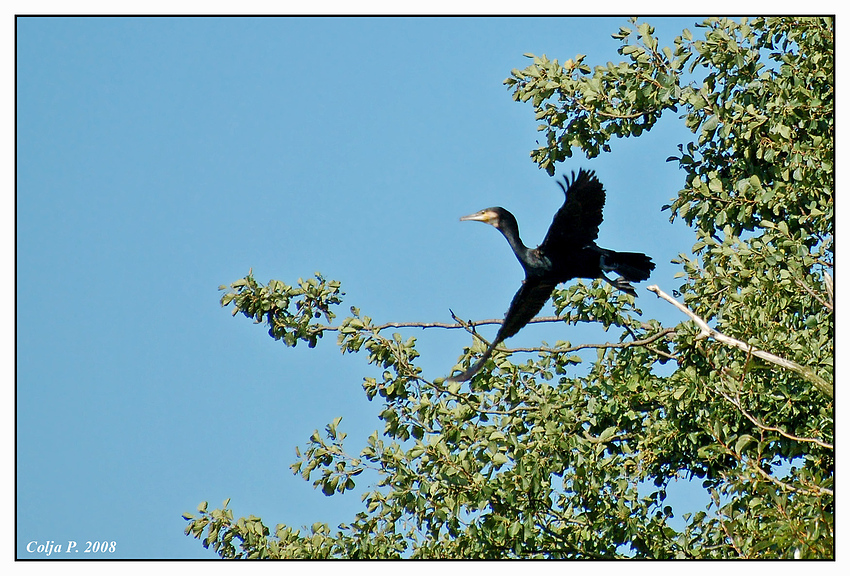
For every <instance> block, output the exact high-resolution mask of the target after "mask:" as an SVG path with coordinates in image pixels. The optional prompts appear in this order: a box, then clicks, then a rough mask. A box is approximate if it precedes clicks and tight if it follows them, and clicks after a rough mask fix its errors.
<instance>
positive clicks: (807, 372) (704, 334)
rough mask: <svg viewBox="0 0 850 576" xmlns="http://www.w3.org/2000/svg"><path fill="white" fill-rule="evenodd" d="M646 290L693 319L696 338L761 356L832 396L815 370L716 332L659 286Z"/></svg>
mask: <svg viewBox="0 0 850 576" xmlns="http://www.w3.org/2000/svg"><path fill="white" fill-rule="evenodd" d="M647 290H649V291H650V292H654V293H655V295H656V296H658V297H659V298H662V299H663V300H666V301H667V302H669V303H670V304H672V305H673V306H675V307H676V308H678V309H679V310H681V311H682V312H683V313H684V314H685V315H687V316H688V318H690V319H691V320H693V322H694V323H695V324H696V325H697V326H699V329H700V333H699V336H697V337H698V338H714V339H715V340H717V341H718V342H722V343H723V344H726V345H727V346H732V347H735V348H738V349H739V350H742V351H744V352H747V353H749V354H752V355H753V356H755V357H756V358H761V359H762V360H765V361H767V362H770V363H772V364H776V365H777V366H781V367H782V368H785V369H786V370H791V371H792V372H795V373H796V374H799V375H800V376H802V377H803V378H805V379H806V380H808V381H809V382H811V383H812V384H814V385H815V387H816V388H817V389H818V390H820V391H821V392H823V393H824V394H826V395H827V396H829V397H830V398H833V397H834V391H833V389H832V385H831V384H830V383H829V382H827V381H826V380H824V379H823V378H821V377H820V376H818V375H817V374H816V373H815V371H814V370H812V369H811V368H807V367H805V366H801V365H799V364H797V363H796V362H794V361H793V360H787V359H785V358H782V357H780V356H777V355H776V354H771V353H770V352H765V351H764V350H759V349H758V348H754V347H753V346H751V345H750V344H747V343H746V342H742V341H740V340H736V339H735V338H731V337H729V336H726V335H725V334H723V333H722V332H718V331H717V330H715V329H714V328H712V327H711V326H709V325H708V324H707V323H706V321H705V320H703V319H702V318H700V317H699V316H697V315H696V314H694V313H693V312H691V311H690V310H689V309H688V307H687V306H685V305H684V304H682V303H681V302H679V301H678V300H675V299H674V298H673V297H672V296H670V295H669V294H667V293H665V292H664V291H663V290H661V288H659V287H658V286H656V285H654V284H653V285H652V286H648V287H647Z"/></svg>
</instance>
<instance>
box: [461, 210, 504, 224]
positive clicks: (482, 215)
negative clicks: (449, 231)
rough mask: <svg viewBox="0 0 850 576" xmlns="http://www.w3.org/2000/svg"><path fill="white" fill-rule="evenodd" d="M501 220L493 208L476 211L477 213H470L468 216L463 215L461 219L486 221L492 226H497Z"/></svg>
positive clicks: (465, 220) (463, 220)
mask: <svg viewBox="0 0 850 576" xmlns="http://www.w3.org/2000/svg"><path fill="white" fill-rule="evenodd" d="M498 220H499V215H498V214H496V213H495V212H494V211H493V210H490V209H487V210H481V211H479V212H476V213H475V214H470V215H468V216H463V217H462V218H461V219H460V221H461V222H468V221H473V222H484V223H485V224H490V225H491V226H495V225H496V222H498Z"/></svg>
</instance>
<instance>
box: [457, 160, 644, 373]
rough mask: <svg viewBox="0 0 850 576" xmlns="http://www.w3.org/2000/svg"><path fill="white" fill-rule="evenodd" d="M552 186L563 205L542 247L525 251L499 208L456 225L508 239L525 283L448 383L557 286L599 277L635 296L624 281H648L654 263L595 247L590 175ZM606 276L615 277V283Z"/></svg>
mask: <svg viewBox="0 0 850 576" xmlns="http://www.w3.org/2000/svg"><path fill="white" fill-rule="evenodd" d="M564 182H565V184H566V186H565V185H564V184H561V183H560V182H558V186H560V187H561V189H562V190H563V191H564V194H565V195H566V197H567V198H566V200H565V201H564V205H563V206H561V208H560V209H559V210H558V212H556V213H555V217H554V219H553V220H552V225H551V226H549V231H548V232H547V233H546V238H544V239H543V243H542V244H541V245H540V246H538V247H537V248H528V247H526V246H525V245H524V244H523V243H522V240H520V238H519V226H518V225H517V221H516V218H514V215H513V214H511V213H510V212H508V211H507V210H505V209H504V208H501V207H495V208H487V209H485V210H481V211H480V212H476V213H475V214H470V215H469V216H464V217H463V218H461V220H463V221H466V220H475V221H478V222H486V223H487V224H490V225H491V226H494V227H496V228H497V229H498V230H499V231H500V232H501V233H502V234H503V235H504V236H505V238H507V240H508V244H510V245H511V248H512V249H513V251H514V254H515V255H516V257H517V259H518V260H519V263H520V264H522V267H523V269H524V270H525V280H523V281H522V286H521V287H520V289H519V291H518V292H517V293H516V295H515V296H514V298H513V300H512V301H511V305H510V307H509V308H508V312H507V313H506V314H505V320H504V322H503V323H502V326H501V328H499V332H498V333H497V334H496V339H495V340H493V343H492V344H490V346H489V347H488V348H487V351H486V352H484V355H483V356H482V357H481V359H480V360H478V362H476V363H475V364H474V365H473V366H471V367H470V368H469V369H468V370H466V372H463V373H462V374H458V375H456V376H452V377H451V378H449V380H450V381H454V382H463V381H465V380H469V379H470V378H472V377H473V376H474V375H475V374H476V373H477V372H478V371H479V370H480V369H481V368H482V366H484V363H485V362H486V361H487V359H488V358H489V357H490V354H492V353H493V349H494V348H495V347H496V346H497V345H498V344H499V343H501V342H502V341H503V340H505V339H506V338H509V337H511V336H513V335H514V334H516V333H517V332H519V331H520V329H521V328H522V327H523V326H525V325H526V324H528V322H529V320H531V319H532V318H534V316H535V315H536V314H537V313H538V312H539V311H540V309H541V308H543V305H544V304H545V303H546V301H547V300H548V299H549V296H551V295H552V290H553V289H554V288H555V286H557V285H558V284H559V283H561V282H566V281H568V280H571V279H573V278H602V279H603V280H605V281H606V282H608V283H609V284H611V285H612V286H614V287H615V288H617V289H618V290H622V291H623V292H627V293H629V294H632V295H633V296H636V293H635V291H634V288H632V286H631V285H630V284H629V282H641V281H643V280H646V279H647V278H649V274H650V272H651V271H652V270H653V269H654V268H655V264H653V263H652V260H650V258H649V257H648V256H647V255H646V254H641V253H639V252H614V251H613V250H607V249H605V248H600V247H599V246H597V245H596V243H595V242H594V240H596V236H597V234H598V233H599V224H601V223H602V207H603V205H604V204H605V190H603V188H602V184H601V183H600V182H599V180H598V179H597V178H596V175H595V174H594V173H593V171H592V170H583V169H582V170H579V171H578V175H576V174H573V179H572V181H570V180H569V178H567V177H564ZM606 272H616V273H617V274H619V275H620V277H619V278H617V279H616V280H611V279H610V278H608V277H607V276H605V273H606Z"/></svg>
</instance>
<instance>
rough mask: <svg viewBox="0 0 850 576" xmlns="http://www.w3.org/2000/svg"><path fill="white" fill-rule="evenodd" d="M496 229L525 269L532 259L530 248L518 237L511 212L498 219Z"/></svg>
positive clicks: (516, 225)
mask: <svg viewBox="0 0 850 576" xmlns="http://www.w3.org/2000/svg"><path fill="white" fill-rule="evenodd" d="M498 229H499V232H501V233H502V235H503V236H504V237H505V238H506V239H507V241H508V244H510V245H511V249H512V250H513V251H514V255H515V256H516V257H517V260H519V263H520V264H522V267H523V268H525V269H527V265H528V264H529V263H530V261H531V260H532V257H531V252H532V250H531V249H530V248H528V247H527V246H526V245H525V244H523V243H522V240H521V239H520V237H519V225H518V224H517V221H516V218H514V217H513V214H510V213H508V214H505V215H503V216H502V217H501V218H500V219H499V225H498Z"/></svg>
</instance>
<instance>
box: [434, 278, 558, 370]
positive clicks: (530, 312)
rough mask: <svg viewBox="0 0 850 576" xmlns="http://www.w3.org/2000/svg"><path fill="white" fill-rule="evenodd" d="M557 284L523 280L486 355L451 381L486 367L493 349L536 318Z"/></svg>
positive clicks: (554, 282)
mask: <svg viewBox="0 0 850 576" xmlns="http://www.w3.org/2000/svg"><path fill="white" fill-rule="evenodd" d="M557 284H558V283H557V282H556V281H553V280H541V279H538V278H535V279H526V280H525V281H523V283H522V286H520V289H519V290H518V291H517V293H516V294H515V295H514V298H513V300H511V305H510V306H509V307H508V312H507V314H505V320H504V322H502V327H501V328H499V332H498V333H497V334H496V339H495V340H493V343H492V344H490V346H488V347H487V350H486V351H485V352H484V355H483V356H481V358H479V359H478V362H476V363H475V364H474V365H472V366H471V367H469V368H468V369H467V370H466V371H465V372H463V373H462V374H458V375H457V376H452V377H451V378H449V381H452V382H465V381H466V380H469V379H470V378H472V377H473V376H475V375H476V374H477V373H478V371H479V370H481V368H483V367H484V363H485V362H487V359H488V358H490V355H491V354H492V353H493V349H494V348H495V347H496V346H498V345H499V344H500V343H501V342H502V341H503V340H504V339H505V338H510V337H511V336H513V335H514V334H516V333H517V332H519V331H520V330H521V329H522V327H523V326H525V325H526V324H528V322H529V320H531V319H532V318H534V316H536V315H537V313H538V312H540V309H541V308H543V305H544V304H546V301H547V300H548V299H549V296H551V295H552V290H554V289H555V286H557Z"/></svg>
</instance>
